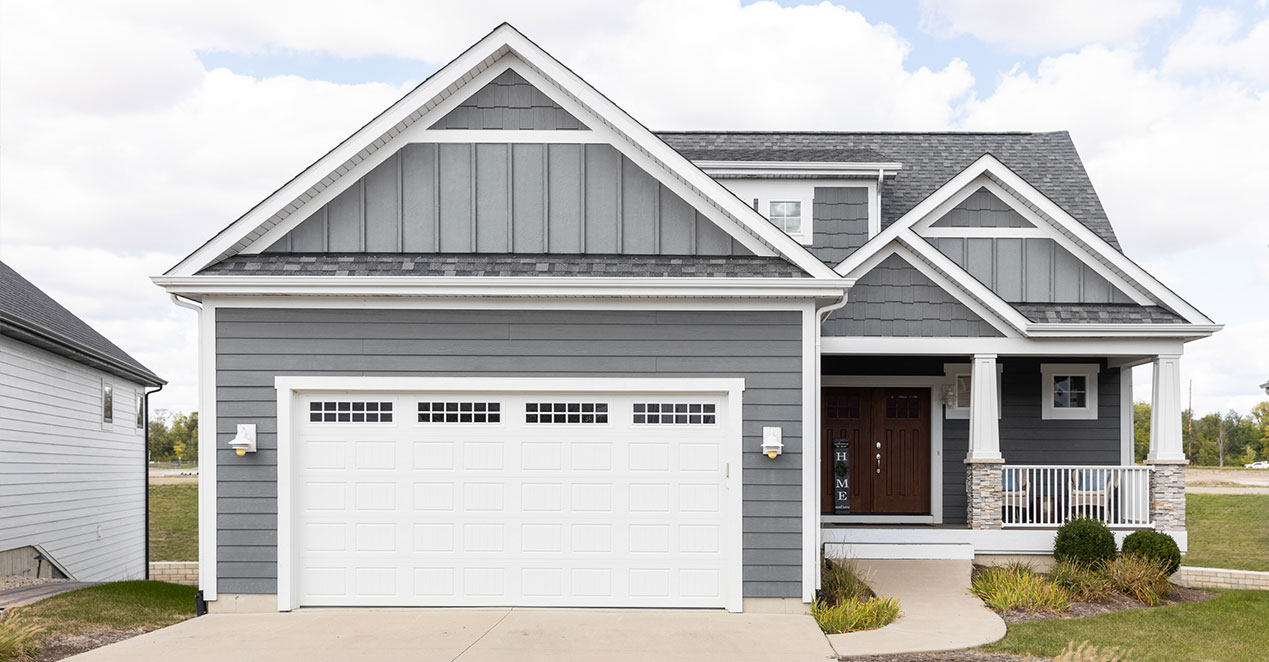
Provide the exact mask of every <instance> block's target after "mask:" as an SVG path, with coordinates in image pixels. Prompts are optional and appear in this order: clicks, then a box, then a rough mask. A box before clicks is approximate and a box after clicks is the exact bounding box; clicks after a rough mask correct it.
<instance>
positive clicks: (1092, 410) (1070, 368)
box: [1040, 363, 1101, 421]
mask: <svg viewBox="0 0 1269 662" xmlns="http://www.w3.org/2000/svg"><path fill="white" fill-rule="evenodd" d="M1099 372H1101V366H1099V365H1098V364H1096V363H1041V364H1040V397H1041V401H1040V411H1041V416H1040V418H1041V419H1042V420H1046V421H1052V420H1057V421H1064V420H1065V421H1091V420H1096V419H1097V374H1098V373H1099ZM1066 376H1070V377H1084V378H1085V379H1084V382H1085V384H1086V385H1087V393H1086V397H1085V400H1084V406H1083V407H1054V406H1053V378H1054V377H1066Z"/></svg>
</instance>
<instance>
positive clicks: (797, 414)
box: [216, 307, 803, 597]
mask: <svg viewBox="0 0 1269 662" xmlns="http://www.w3.org/2000/svg"><path fill="white" fill-rule="evenodd" d="M801 319H802V318H801V313H799V312H796V311H708V312H706V311H646V310H639V311H609V310H590V311H565V310H533V311H529V310H512V311H507V310H360V309H359V310H341V309H290V308H288V309H264V308H222V307H218V308H217V309H216V365H217V367H216V400H217V403H216V406H217V409H216V412H217V417H216V431H217V440H216V443H217V446H216V447H217V451H216V461H217V466H218V470H217V513H218V517H217V536H218V538H217V540H218V543H217V550H218V551H217V554H218V563H217V573H218V582H219V584H218V588H219V590H220V592H221V593H276V592H277V419H276V398H277V393H276V390H275V389H274V378H275V377H276V376H278V375H348V376H432V377H472V376H480V377H491V376H506V377H615V378H638V377H657V378H666V377H708V378H717V377H741V378H744V380H745V392H744V396H743V397H744V402H743V412H742V414H743V420H744V424H743V428H744V429H743V434H744V456H743V467H744V486H743V500H744V510H743V513H742V514H743V522H744V525H743V527H744V528H743V540H744V570H743V575H744V595H745V597H799V596H801V594H802V588H801V586H802V584H801V581H802V567H801V563H802V560H801V559H802V518H801V501H802V487H801V485H802V474H801V461H802V390H801V389H802V349H803V348H802V341H801V333H802V326H801ZM239 423H255V424H256V425H257V426H258V428H257V430H258V437H257V443H258V444H259V451H258V452H256V453H253V454H250V455H248V456H246V457H241V458H240V457H237V456H236V455H234V454H233V452H232V451H231V450H230V449H229V447H228V446H227V444H228V442H229V440H230V439H231V438H232V437H233V435H234V433H235V430H236V426H237V424H239ZM763 426H779V427H781V428H783V430H784V444H785V446H784V454H783V455H781V456H780V457H778V458H776V459H775V460H770V459H767V458H766V457H765V456H764V455H762V454H761V453H760V452H759V448H760V446H761V437H762V427H763Z"/></svg>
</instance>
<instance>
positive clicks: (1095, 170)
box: [0, 0, 1269, 413]
mask: <svg viewBox="0 0 1269 662" xmlns="http://www.w3.org/2000/svg"><path fill="white" fill-rule="evenodd" d="M502 21H510V22H511V23H512V24H513V25H515V26H516V27H518V28H519V29H520V30H522V31H523V32H524V33H526V34H527V35H528V36H529V37H530V38H531V39H533V40H535V41H536V42H538V43H539V44H540V45H541V46H543V47H544V48H545V49H546V50H547V51H548V52H550V53H551V54H553V55H554V56H556V57H557V58H558V59H560V60H561V61H562V62H564V63H565V64H566V65H568V66H570V67H572V68H573V70H574V71H576V72H577V73H578V74H579V75H581V76H582V78H584V79H586V80H587V81H589V82H590V83H591V84H592V85H594V86H595V87H596V88H598V89H599V90H600V91H601V92H603V93H605V94H606V95H608V96H609V97H610V98H612V99H613V100H614V101H616V102H617V103H618V105H620V106H622V107H623V108H625V109H626V110H627V111H629V112H630V113H631V114H632V115H633V116H634V117H635V118H636V119H639V120H640V121H642V122H643V123H644V124H645V125H647V126H649V127H651V128H653V129H660V130H670V129H765V130H981V131H1003V130H1036V131H1047V130H1059V129H1065V130H1069V131H1070V132H1071V135H1072V137H1073V138H1074V140H1075V144H1076V147H1077V148H1078V149H1079V151H1080V154H1081V156H1082V157H1083V159H1084V162H1085V165H1086V166H1087V168H1088V170H1089V172H1090V174H1091V176H1092V180H1093V183H1094V185H1095V186H1096V188H1097V191H1098V194H1099V195H1100V197H1101V199H1102V202H1103V204H1104V205H1105V207H1106V209H1107V212H1108V214H1109V216H1110V219H1111V221H1112V223H1113V224H1114V226H1115V229H1116V232H1117V234H1118V236H1119V239H1120V242H1121V244H1122V245H1123V248H1124V251H1125V252H1126V253H1127V255H1128V256H1129V257H1131V258H1132V259H1134V260H1136V261H1137V262H1138V263H1139V264H1141V265H1142V266H1143V267H1145V268H1146V269H1147V270H1148V271H1150V272H1151V273H1153V274H1154V275H1156V276H1157V277H1159V278H1160V279H1161V280H1162V281H1163V282H1164V283H1166V284H1167V285H1169V286H1170V287H1171V288H1172V289H1173V290H1175V291H1176V292H1178V293H1179V294H1180V295H1181V296H1182V297H1184V298H1185V299H1187V300H1188V301H1190V302H1191V303H1192V304H1194V305H1195V306H1197V307H1198V308H1199V309H1200V310H1202V311H1204V312H1205V313H1206V314H1207V315H1209V316H1210V317H1212V318H1213V319H1215V320H1216V321H1217V322H1219V323H1222V324H1224V325H1225V329H1224V330H1223V331H1221V332H1220V333H1218V334H1216V335H1215V336H1214V337H1212V338H1208V339H1205V340H1201V341H1197V342H1194V343H1191V344H1189V345H1187V346H1186V353H1185V356H1184V358H1183V359H1182V370H1183V374H1182V378H1183V384H1185V385H1188V384H1189V383H1190V382H1192V384H1193V401H1194V408H1195V409H1196V410H1197V411H1198V412H1200V413H1202V412H1208V411H1225V410H1228V409H1231V408H1234V409H1237V410H1240V411H1243V412H1246V411H1247V410H1248V409H1249V408H1250V407H1251V405H1253V404H1255V403H1256V402H1259V401H1260V400H1263V399H1264V397H1263V394H1262V393H1261V392H1260V391H1259V389H1258V388H1257V385H1258V384H1260V383H1262V382H1264V381H1266V380H1269V305H1267V304H1269V211H1267V209H1266V205H1265V203H1264V197H1265V193H1266V191H1269V8H1267V7H1266V0H1228V1H1225V2H1182V1H1180V0H1116V1H1115V2H1105V1H1104V0H1065V1H1063V2H1044V1H1040V0H1036V1H1030V0H1025V1H1024V0H925V1H921V2H898V1H890V0H853V1H847V0H841V1H839V2H836V3H830V2H821V3H797V2H785V3H780V4H777V3H773V2H738V1H736V0H626V1H624V2H620V3H614V2H604V1H600V2H590V1H585V0H535V1H534V2H531V3H526V2H521V1H519V0H491V1H486V2H480V1H474V0H464V1H463V2H444V3H440V2H419V1H399V2H376V1H373V0H362V1H360V2H356V3H353V2H346V1H341V2H325V1H317V0H306V1H304V2H281V1H270V2H258V1H253V2H246V1H242V0H220V1H218V2H214V3H213V2H202V3H193V2H170V1H153V2H146V1H130V0H115V1H111V2H100V1H95V2H45V1H39V2H21V1H18V0H0V259H3V260H4V261H5V262H6V263H8V264H9V265H10V266H12V267H13V268H14V269H16V270H17V271H18V272H19V273H21V274H23V275H24V276H25V277H26V278H28V279H29V280H31V281H32V282H34V283H35V284H36V285H37V286H39V287H40V288H42V289H43V290H44V291H46V292H48V293H49V294H50V295H51V296H53V297H54V298H55V299H57V300H58V301H59V302H61V303H62V304H63V305H65V306H66V307H67V308H69V309H70V310H71V311H72V312H74V313H76V314H77V315H79V316H80V317H82V318H83V319H85V320H86V321H88V322H89V323H90V324H92V325H93V326H94V327H95V328H97V329H98V330H99V331H101V332H102V333H103V334H105V335H106V336H107V337H108V338H110V339H111V340H113V341H114V342H115V343H116V344H118V345H120V346H121V347H122V348H123V349H125V350H126V351H128V352H129V353H130V354H132V355H133V356H134V357H136V358H137V359H138V360H140V361H141V362H143V363H144V364H146V365H147V366H149V367H150V368H151V369H153V370H154V371H155V372H157V373H158V374H159V375H160V376H162V377H164V378H165V379H167V380H168V381H169V382H170V384H169V386H168V387H167V388H166V389H165V390H164V391H163V392H162V393H160V394H158V395H157V396H155V398H154V402H153V405H152V407H154V408H167V409H172V410H181V411H191V410H194V409H196V407H197V392H196V387H195V384H196V354H197V352H196V342H197V331H196V324H195V313H194V312H193V311H190V310H187V309H184V308H178V307H176V306H174V305H172V303H171V302H170V301H169V300H168V297H167V296H166V295H165V294H164V293H163V292H162V291H161V290H160V289H159V288H158V287H156V286H154V285H153V284H152V283H151V282H150V280H149V278H150V277H151V276H154V275H158V274H160V273H162V272H164V271H166V270H167V269H168V268H169V267H171V266H172V265H173V264H175V263H176V262H177V261H179V260H180V259H181V258H182V257H184V256H185V255H187V254H188V253H189V252H191V251H192V250H193V249H194V248H196V247H197V246H198V245H199V244H201V243H202V242H203V241H204V240H206V239H207V238H208V237H210V236H211V235H212V234H214V233H215V232H217V231H218V230H220V229H221V228H223V227H224V226H226V225H228V224H229V223H230V222H232V221H233V220H234V219H236V218H237V217H238V216H240V215H241V214H242V213H243V212H245V211H246V210H247V209H249V208H250V207H251V206H252V205H254V204H255V203H257V202H259V201H260V200H262V199H263V198H264V197H265V196H267V195H268V194H269V193H271V192H272V191H273V190H274V189H276V188H277V187H278V186H280V185H281V184H282V183H284V182H285V181H286V180H288V179H289V178H290V177H292V176H293V175H295V174H296V173H298V172H299V171H300V170H302V169H303V168H304V167H306V166H307V165H309V164H310V163H312V162H313V161H314V160H316V159H317V158H318V157H319V156H321V155H322V154H323V153H325V152H326V151H327V150H328V149H330V148H331V147H333V146H334V145H335V144H336V143H338V142H339V141H340V140H342V139H344V138H345V137H347V136H348V135H349V134H351V133H352V132H353V131H355V130H356V129H357V128H358V127H360V126H361V125H362V124H363V123H364V122H366V121H367V120H368V119H369V118H370V117H372V116H373V115H375V114H377V113H378V112H379V111H381V110H382V109H384V108H385V107H387V106H388V105H389V104H391V103H392V102H393V101H395V100H396V99H398V98H399V97H400V96H401V95H403V94H404V93H405V92H406V91H408V90H409V89H410V88H411V87H413V86H414V85H416V84H417V83H418V82H419V81H421V80H423V79H424V78H426V77H427V76H428V75H429V74H431V73H433V72H434V71H436V70H437V69H438V68H439V67H441V66H443V65H444V64H445V62H447V61H448V60H449V59H451V58H453V57H454V56H456V55H457V54H458V53H460V52H461V51H462V50H463V49H465V48H466V47H467V46H469V45H471V44H472V43H474V42H475V41H476V40H478V39H479V38H480V37H482V36H484V35H485V34H486V33H488V32H489V30H491V29H492V28H493V27H495V26H496V25H498V24H499V23H501V22H502ZM1134 377H1135V380H1134V381H1135V389H1136V391H1135V392H1136V395H1137V398H1138V399H1148V397H1149V393H1150V374H1149V368H1139V369H1137V370H1136V371H1135V373H1134Z"/></svg>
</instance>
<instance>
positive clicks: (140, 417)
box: [137, 393, 145, 430]
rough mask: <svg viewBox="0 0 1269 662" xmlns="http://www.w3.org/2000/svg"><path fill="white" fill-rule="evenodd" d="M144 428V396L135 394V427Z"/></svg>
mask: <svg viewBox="0 0 1269 662" xmlns="http://www.w3.org/2000/svg"><path fill="white" fill-rule="evenodd" d="M144 428H145V396H144V395H142V394H140V393H138V394H137V429H138V430H141V429H144Z"/></svg>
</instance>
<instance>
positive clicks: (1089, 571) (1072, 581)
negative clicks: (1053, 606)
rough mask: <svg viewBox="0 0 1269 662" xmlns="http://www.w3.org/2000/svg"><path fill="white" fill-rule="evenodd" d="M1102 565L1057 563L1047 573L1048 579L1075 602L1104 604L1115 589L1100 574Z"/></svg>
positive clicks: (1070, 562) (1071, 562)
mask: <svg viewBox="0 0 1269 662" xmlns="http://www.w3.org/2000/svg"><path fill="white" fill-rule="evenodd" d="M1104 563H1105V562H1104V561H1103V562H1101V563H1099V564H1098V565H1096V566H1090V565H1087V564H1084V563H1080V562H1079V561H1059V562H1057V563H1056V564H1055V565H1054V566H1053V569H1052V570H1050V571H1049V579H1050V580H1051V581H1052V582H1053V583H1054V584H1057V585H1058V586H1060V587H1062V588H1063V589H1065V590H1066V592H1067V594H1068V595H1070V596H1071V600H1074V601H1075V602H1105V601H1107V600H1109V599H1110V595H1111V593H1114V591H1115V588H1114V587H1113V586H1111V585H1110V580H1108V579H1106V577H1105V576H1104V575H1103V574H1102V573H1101V568H1100V566H1101V565H1103V564H1104Z"/></svg>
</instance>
